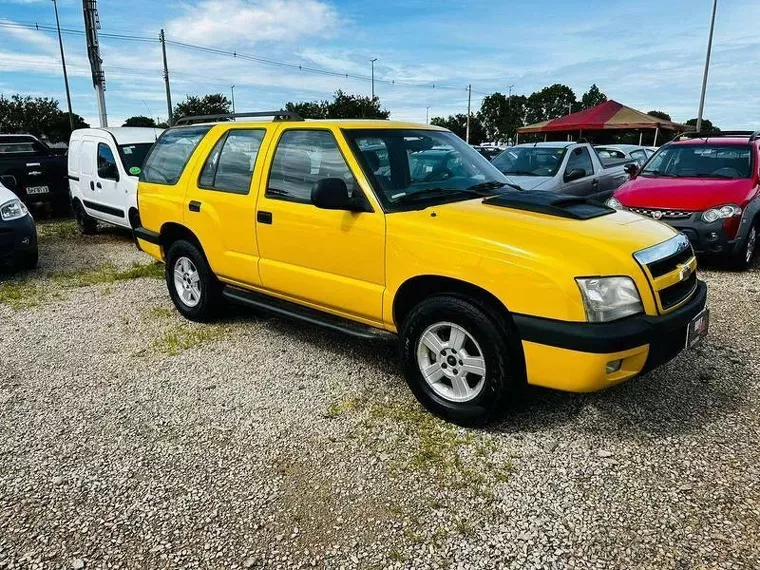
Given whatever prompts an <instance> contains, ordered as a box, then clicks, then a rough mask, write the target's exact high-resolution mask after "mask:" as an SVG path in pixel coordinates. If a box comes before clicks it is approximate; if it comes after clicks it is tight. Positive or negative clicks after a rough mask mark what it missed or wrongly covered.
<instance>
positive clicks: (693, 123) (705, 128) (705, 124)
mask: <svg viewBox="0 0 760 570" xmlns="http://www.w3.org/2000/svg"><path fill="white" fill-rule="evenodd" d="M685 124H687V125H689V126H690V127H694V129H696V128H697V120H696V119H689V120H688V121H686V123H685ZM702 132H703V133H719V132H720V129H719V128H718V127H716V126H715V125H713V124H712V121H710V120H709V119H702Z"/></svg>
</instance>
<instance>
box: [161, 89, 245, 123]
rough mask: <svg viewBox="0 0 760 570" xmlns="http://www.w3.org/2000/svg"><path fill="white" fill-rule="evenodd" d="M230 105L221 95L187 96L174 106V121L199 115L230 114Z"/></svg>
mask: <svg viewBox="0 0 760 570" xmlns="http://www.w3.org/2000/svg"><path fill="white" fill-rule="evenodd" d="M231 109H232V103H230V100H229V99H227V97H225V96H224V95H222V94H221V93H212V94H210V95H203V96H202V97H198V96H196V95H187V96H186V97H185V100H184V101H181V102H180V103H177V104H176V105H175V106H174V112H173V113H172V114H173V116H174V120H175V121H176V120H177V119H180V118H182V117H193V116H199V115H225V114H227V113H231V112H232V111H231Z"/></svg>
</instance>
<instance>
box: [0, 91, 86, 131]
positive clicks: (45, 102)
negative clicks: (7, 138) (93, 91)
mask: <svg viewBox="0 0 760 570" xmlns="http://www.w3.org/2000/svg"><path fill="white" fill-rule="evenodd" d="M73 119H74V128H75V129H81V128H84V127H89V125H88V124H87V123H86V122H85V120H84V119H83V118H82V117H80V116H79V115H77V114H76V113H75V114H74V117H73ZM0 132H3V133H29V134H32V135H35V136H37V137H40V138H45V139H47V140H49V141H51V142H61V141H64V142H68V140H69V137H70V136H71V124H70V123H69V115H68V113H65V112H63V111H61V110H60V109H59V108H58V101H56V100H55V99H51V98H49V97H23V96H21V95H19V94H16V95H11V96H10V97H4V96H2V95H0Z"/></svg>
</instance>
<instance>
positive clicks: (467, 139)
mask: <svg viewBox="0 0 760 570" xmlns="http://www.w3.org/2000/svg"><path fill="white" fill-rule="evenodd" d="M470 103H472V84H470V85H468V86H467V128H466V129H465V134H464V142H466V143H467V144H470Z"/></svg>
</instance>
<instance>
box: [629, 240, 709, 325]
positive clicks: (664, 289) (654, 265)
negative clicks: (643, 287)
mask: <svg viewBox="0 0 760 570" xmlns="http://www.w3.org/2000/svg"><path fill="white" fill-rule="evenodd" d="M634 257H635V258H636V261H638V262H639V263H640V264H641V265H642V267H643V268H645V270H646V271H645V273H646V274H647V277H648V279H649V281H650V282H651V283H652V289H654V291H655V296H656V297H657V301H658V305H659V307H660V310H661V311H662V312H667V311H669V310H671V309H673V308H675V307H676V306H678V305H680V304H681V303H683V302H684V301H686V300H687V299H689V297H691V296H692V295H693V294H694V291H695V290H696V288H697V278H696V261H695V259H694V249H693V248H692V247H691V243H690V242H689V239H688V238H687V237H686V236H685V235H683V234H678V235H677V236H675V237H674V238H671V239H669V240H668V241H665V242H663V243H660V244H657V245H655V246H652V247H648V248H647V249H643V250H641V251H637V252H636V253H635V254H634Z"/></svg>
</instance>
